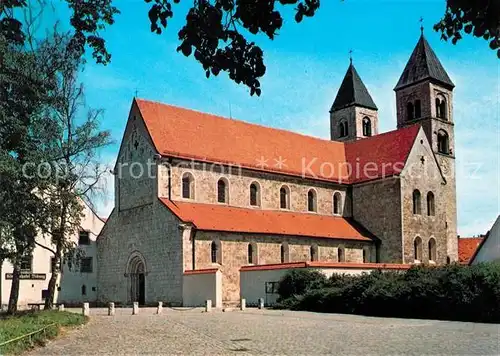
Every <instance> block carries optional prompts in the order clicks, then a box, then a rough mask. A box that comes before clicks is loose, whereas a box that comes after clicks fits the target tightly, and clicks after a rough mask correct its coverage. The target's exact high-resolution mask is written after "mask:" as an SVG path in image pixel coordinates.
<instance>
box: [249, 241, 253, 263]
mask: <svg viewBox="0 0 500 356" xmlns="http://www.w3.org/2000/svg"><path fill="white" fill-rule="evenodd" d="M253 254H254V251H253V246H252V244H248V263H249V264H252V263H253V260H254V258H253Z"/></svg>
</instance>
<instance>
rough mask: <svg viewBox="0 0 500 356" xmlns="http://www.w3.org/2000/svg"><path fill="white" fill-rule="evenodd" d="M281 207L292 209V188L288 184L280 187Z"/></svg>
mask: <svg viewBox="0 0 500 356" xmlns="http://www.w3.org/2000/svg"><path fill="white" fill-rule="evenodd" d="M280 208H281V209H290V189H289V188H288V187H287V186H286V185H284V186H282V187H281V188H280Z"/></svg>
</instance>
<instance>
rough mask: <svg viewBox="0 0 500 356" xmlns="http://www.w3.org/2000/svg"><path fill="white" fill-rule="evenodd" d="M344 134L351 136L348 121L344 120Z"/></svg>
mask: <svg viewBox="0 0 500 356" xmlns="http://www.w3.org/2000/svg"><path fill="white" fill-rule="evenodd" d="M344 136H349V126H347V121H344Z"/></svg>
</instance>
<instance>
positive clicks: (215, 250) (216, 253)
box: [210, 241, 220, 263]
mask: <svg viewBox="0 0 500 356" xmlns="http://www.w3.org/2000/svg"><path fill="white" fill-rule="evenodd" d="M210 257H211V260H212V263H220V248H219V244H218V243H217V242H216V241H212V243H211V245H210Z"/></svg>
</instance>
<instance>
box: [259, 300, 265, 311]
mask: <svg viewBox="0 0 500 356" xmlns="http://www.w3.org/2000/svg"><path fill="white" fill-rule="evenodd" d="M259 309H264V298H259Z"/></svg>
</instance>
